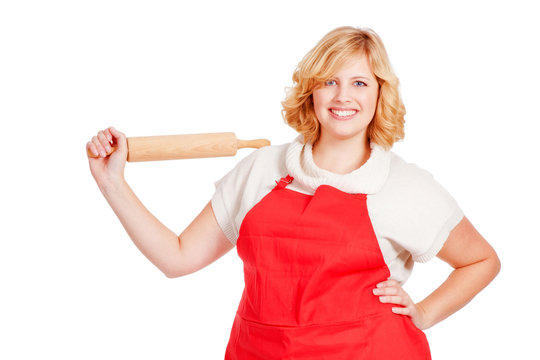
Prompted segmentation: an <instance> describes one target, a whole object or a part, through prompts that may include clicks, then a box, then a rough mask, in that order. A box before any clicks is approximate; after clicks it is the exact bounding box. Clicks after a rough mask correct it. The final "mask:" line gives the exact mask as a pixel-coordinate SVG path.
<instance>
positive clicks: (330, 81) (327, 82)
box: [324, 80, 336, 86]
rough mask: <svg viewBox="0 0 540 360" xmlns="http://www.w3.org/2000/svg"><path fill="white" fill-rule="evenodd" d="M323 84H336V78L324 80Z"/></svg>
mask: <svg viewBox="0 0 540 360" xmlns="http://www.w3.org/2000/svg"><path fill="white" fill-rule="evenodd" d="M324 85H326V86H332V85H336V80H326V81H325V82H324Z"/></svg>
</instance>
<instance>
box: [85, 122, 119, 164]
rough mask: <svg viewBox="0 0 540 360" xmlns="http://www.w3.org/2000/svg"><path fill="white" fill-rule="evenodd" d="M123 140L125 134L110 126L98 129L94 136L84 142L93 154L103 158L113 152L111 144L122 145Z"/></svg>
mask: <svg viewBox="0 0 540 360" xmlns="http://www.w3.org/2000/svg"><path fill="white" fill-rule="evenodd" d="M118 138H123V139H122V141H118ZM124 142H125V135H124V134H123V133H121V132H120V131H118V130H116V129H114V128H112V127H110V128H107V129H105V130H101V131H99V132H98V133H97V135H96V136H94V137H92V140H91V141H89V142H88V143H87V144H86V148H87V150H89V151H90V152H91V153H92V154H94V156H96V157H102V158H105V157H107V156H109V155H110V154H111V153H112V152H113V148H112V146H113V144H115V143H117V144H119V145H120V146H123V145H124Z"/></svg>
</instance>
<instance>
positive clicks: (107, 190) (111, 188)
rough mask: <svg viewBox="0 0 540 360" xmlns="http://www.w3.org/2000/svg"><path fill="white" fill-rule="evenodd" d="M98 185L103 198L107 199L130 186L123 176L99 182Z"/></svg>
mask: <svg viewBox="0 0 540 360" xmlns="http://www.w3.org/2000/svg"><path fill="white" fill-rule="evenodd" d="M97 185H98V187H99V190H101V193H102V194H103V196H105V197H106V198H109V197H110V196H112V195H113V194H115V193H117V192H118V191H120V190H121V189H123V188H125V187H128V184H127V182H126V180H125V178H124V177H123V176H119V177H110V178H107V179H101V180H100V181H97Z"/></svg>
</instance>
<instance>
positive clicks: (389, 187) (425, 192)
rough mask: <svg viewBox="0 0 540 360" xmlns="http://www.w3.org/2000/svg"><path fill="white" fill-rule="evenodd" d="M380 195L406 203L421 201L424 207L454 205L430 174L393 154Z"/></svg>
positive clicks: (449, 196) (448, 195) (445, 191)
mask: <svg viewBox="0 0 540 360" xmlns="http://www.w3.org/2000/svg"><path fill="white" fill-rule="evenodd" d="M380 195H381V196H382V197H389V198H392V199H396V198H399V199H403V200H405V202H406V203H410V202H415V200H421V201H422V203H423V204H424V205H425V206H426V207H429V205H428V204H441V203H452V204H453V203H454V199H453V198H452V196H451V195H450V194H449V193H448V191H447V190H446V189H445V188H444V187H443V186H442V185H441V183H439V181H438V180H437V179H435V177H434V176H433V174H432V173H431V172H429V171H428V170H426V169H424V168H422V167H420V166H419V165H417V164H416V163H412V162H408V161H406V160H405V159H403V158H402V157H401V156H399V155H397V154H396V153H394V152H392V153H391V160H390V169H389V174H388V178H387V181H386V183H385V185H384V186H383V188H382V189H381V191H380Z"/></svg>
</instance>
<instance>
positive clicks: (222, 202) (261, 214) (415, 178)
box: [87, 27, 500, 359]
mask: <svg viewBox="0 0 540 360" xmlns="http://www.w3.org/2000/svg"><path fill="white" fill-rule="evenodd" d="M293 81H294V83H295V85H294V87H293V88H292V89H291V91H290V92H289V94H288V96H287V98H286V99H285V101H284V102H283V107H284V110H283V113H284V118H285V120H286V122H287V123H288V124H289V125H290V126H292V127H293V128H295V129H296V130H297V131H298V132H299V133H300V134H301V135H300V136H299V137H298V138H297V139H295V140H294V141H293V142H291V143H290V144H284V145H280V146H271V147H266V148H262V149H259V150H257V151H255V152H253V153H252V154H251V155H250V156H248V157H246V158H245V159H243V160H242V161H241V162H240V163H239V164H238V165H237V166H236V167H235V168H234V169H233V170H232V171H231V172H229V173H228V174H227V175H226V176H225V177H224V178H223V179H221V180H220V181H219V182H218V183H217V184H216V192H215V194H214V196H213V197H212V200H211V201H210V202H209V203H208V204H207V205H206V207H205V208H204V209H203V210H202V212H201V213H200V214H199V215H198V216H197V217H196V218H195V219H194V220H193V222H192V223H191V224H190V225H189V226H188V227H187V229H186V230H184V232H182V233H181V234H180V236H176V234H174V233H173V232H172V231H171V230H169V229H167V228H166V227H165V226H164V225H163V224H161V223H160V222H159V221H158V220H157V219H156V218H155V217H154V216H152V214H151V213H149V212H148V210H146V209H145V208H144V206H143V205H142V204H141V203H140V201H139V200H138V199H137V197H136V196H135V194H134V193H133V192H132V191H131V189H130V188H129V186H128V185H127V183H126V181H125V179H124V176H123V173H124V166H125V161H126V157H127V146H126V138H125V136H124V134H122V133H121V132H119V131H117V130H115V129H114V128H109V129H106V130H104V131H100V132H99V133H98V135H97V136H95V137H94V138H93V139H92V141H90V142H89V143H88V144H87V149H88V150H89V151H91V152H93V153H94V154H95V155H99V157H98V158H89V161H90V169H91V172H92V175H93V176H94V178H95V180H96V182H97V184H98V186H99V188H100V189H101V191H102V193H103V194H104V196H105V198H106V199H107V201H108V202H109V204H110V205H111V207H112V208H113V210H114V211H115V213H116V215H117V216H118V218H119V219H120V221H121V222H122V224H123V226H124V227H125V229H126V231H127V232H128V234H129V236H130V237H131V238H132V240H133V242H134V243H135V245H137V247H138V248H139V249H140V250H141V251H142V252H143V253H144V254H145V255H146V256H147V257H148V259H149V260H150V261H152V262H153V263H154V264H155V265H156V266H157V267H158V268H159V269H160V270H162V271H163V272H164V273H165V275H167V276H169V277H177V276H182V275H186V274H189V273H191V272H194V271H197V270H199V269H201V268H203V267H204V266H206V265H208V264H210V263H211V262H213V261H215V260H216V259H218V258H219V257H221V256H222V255H223V254H225V253H226V252H227V251H229V250H231V249H232V248H233V247H234V246H236V247H237V250H238V254H239V256H240V257H241V259H242V260H243V262H244V276H245V289H244V293H243V296H242V300H241V302H240V306H239V308H238V311H237V315H236V319H235V321H234V324H233V328H232V331H231V337H230V340H229V344H228V346H227V350H226V355H225V357H226V359H390V358H392V359H393V358H399V359H429V358H430V351H429V346H428V343H427V341H426V338H425V335H424V333H423V332H422V330H424V329H427V328H429V327H431V326H433V325H434V324H436V323H438V322H439V321H441V320H443V319H444V318H446V317H447V316H449V315H451V314H452V313H454V312H455V311H457V310H458V309H460V308H461V307H462V306H464V305H465V304H466V303H467V302H468V301H470V300H471V299H472V298H473V297H474V296H475V295H476V294H477V293H478V292H479V291H480V290H481V289H483V288H484V287H485V286H486V285H487V284H488V283H489V282H490V281H491V280H492V279H493V278H494V277H495V276H496V274H497V273H498V271H499V269H500V262H499V259H498V257H497V255H496V253H495V251H494V250H493V249H492V248H491V246H490V245H489V244H488V243H487V242H486V241H485V240H484V239H483V238H482V236H481V235H480V234H479V233H478V232H477V231H476V230H475V229H474V227H473V226H472V225H471V223H470V222H469V220H468V219H467V218H466V217H464V215H463V213H462V211H461V209H460V208H459V206H458V205H457V204H456V202H455V201H454V199H453V198H452V197H451V196H450V195H449V194H448V193H447V192H446V191H445V190H444V189H443V188H442V187H441V186H440V185H439V184H438V183H437V182H436V181H435V180H434V179H433V177H432V176H431V175H430V174H429V173H428V172H426V171H425V170H422V169H420V168H418V167H416V166H414V165H411V164H408V163H406V162H405V161H404V160H403V159H401V158H400V157H399V156H397V155H396V154H394V153H392V152H391V151H390V148H391V147H392V144H393V143H394V142H395V141H398V140H400V139H402V138H403V124H404V120H403V116H404V114H405V109H404V106H403V104H402V102H401V99H400V96H399V93H398V90H397V89H398V80H397V77H396V76H395V75H394V73H393V71H392V69H391V68H390V64H389V60H388V57H387V54H386V51H385V49H384V46H383V44H382V42H381V40H380V39H379V37H378V36H377V35H376V34H375V33H374V32H373V31H371V30H369V29H357V28H352V27H342V28H338V29H335V30H333V31H331V32H330V33H328V34H327V35H326V36H325V37H323V39H322V40H321V41H320V42H319V44H318V45H317V46H316V47H315V48H313V49H312V50H311V51H310V52H309V53H308V54H307V55H306V56H305V57H304V59H303V60H302V61H301V62H300V64H299V66H298V68H297V70H296V71H295V73H294V75H293ZM113 144H115V145H116V146H117V147H118V150H117V151H116V152H114V153H112V155H110V156H108V155H107V154H108V153H109V152H110V148H111V145H113ZM434 256H437V257H439V258H440V259H442V260H443V261H445V262H447V263H449V264H450V265H451V266H452V267H454V271H453V272H452V274H451V275H450V276H449V277H448V279H447V280H446V281H445V282H444V283H443V284H442V285H441V286H440V287H439V288H438V289H437V290H435V291H434V292H433V293H432V294H431V295H429V296H428V297H427V298H426V299H424V300H422V301H421V302H419V303H414V302H413V301H412V300H411V299H410V297H409V296H408V295H407V293H406V292H405V291H404V290H403V288H402V287H401V285H402V284H403V282H404V281H405V280H406V279H407V278H408V276H409V275H410V272H411V270H412V266H413V262H414V261H420V262H424V261H428V260H430V259H431V258H433V257H434Z"/></svg>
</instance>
